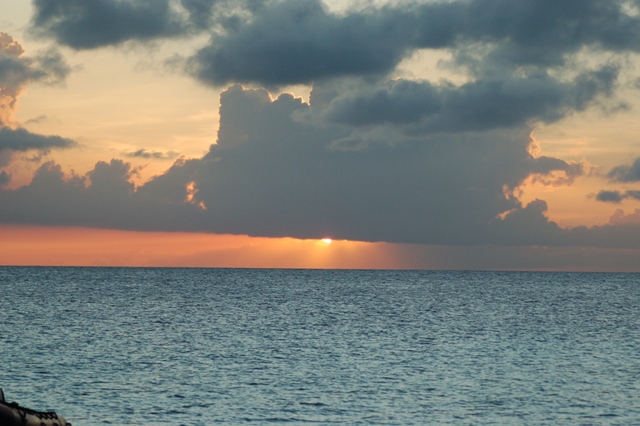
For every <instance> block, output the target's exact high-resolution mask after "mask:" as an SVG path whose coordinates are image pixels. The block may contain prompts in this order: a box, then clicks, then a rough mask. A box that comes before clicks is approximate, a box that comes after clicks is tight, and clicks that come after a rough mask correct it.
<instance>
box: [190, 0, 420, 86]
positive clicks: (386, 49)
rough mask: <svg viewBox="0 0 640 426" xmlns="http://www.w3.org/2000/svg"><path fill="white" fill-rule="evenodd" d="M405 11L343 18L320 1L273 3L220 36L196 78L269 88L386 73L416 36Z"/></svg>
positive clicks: (196, 64)
mask: <svg viewBox="0 0 640 426" xmlns="http://www.w3.org/2000/svg"><path fill="white" fill-rule="evenodd" d="M405 15H406V14H405V13H404V12H403V11H399V12H396V11H394V10H392V9H384V10H373V11H370V12H368V13H364V14H358V13H356V14H349V15H347V16H337V15H335V14H331V13H329V12H328V11H327V10H326V8H325V7H324V6H323V5H322V3H321V2H320V1H316V0H309V1H273V2H269V3H267V5H266V6H265V7H263V8H259V9H258V11H257V12H256V15H255V17H254V19H253V21H251V23H249V24H244V25H239V26H238V28H236V29H230V30H229V31H228V32H227V33H226V34H224V35H221V36H214V37H213V38H212V42H211V44H210V45H209V46H207V47H205V48H204V49H202V50H200V51H199V52H198V53H197V54H196V55H195V56H194V57H193V58H192V60H191V64H190V66H191V68H192V72H193V73H194V75H196V76H197V77H198V78H199V79H200V80H202V81H205V82H210V83H212V84H224V83H227V82H230V81H240V82H258V83H262V84H267V85H274V84H275V85H279V84H291V83H307V82H310V81H312V80H314V79H316V78H327V77H336V76H345V75H360V74H370V73H386V72H388V71H390V70H392V69H393V68H394V67H395V65H396V64H397V63H398V62H399V61H400V60H401V59H402V58H403V57H404V56H405V54H406V53H407V52H408V48H409V46H408V45H407V43H406V40H407V39H408V38H410V34H411V33H412V32H413V31H412V29H411V28H407V27H405V25H403V21H402V19H400V18H402V17H404V16H405Z"/></svg>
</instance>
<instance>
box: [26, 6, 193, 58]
mask: <svg viewBox="0 0 640 426" xmlns="http://www.w3.org/2000/svg"><path fill="white" fill-rule="evenodd" d="M171 3H172V2H171V1H169V0H136V1H133V0H92V1H85V0H34V1H33V7H34V14H33V17H32V22H31V29H32V32H33V33H35V34H36V35H38V36H40V37H51V38H53V39H55V40H56V41H57V42H58V43H60V44H64V45H67V46H70V47H72V48H74V49H92V48H97V47H103V46H108V45H117V44H120V43H123V42H125V41H128V40H142V41H146V40H151V39H155V38H159V37H170V36H176V35H180V34H184V32H185V28H184V25H185V23H184V22H183V20H182V19H181V17H180V15H179V14H178V13H177V12H176V11H175V10H174V8H173V7H172V4H171Z"/></svg>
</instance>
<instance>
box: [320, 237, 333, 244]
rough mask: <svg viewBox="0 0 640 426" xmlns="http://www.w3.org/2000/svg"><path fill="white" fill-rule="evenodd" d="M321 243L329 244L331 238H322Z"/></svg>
mask: <svg viewBox="0 0 640 426" xmlns="http://www.w3.org/2000/svg"><path fill="white" fill-rule="evenodd" d="M322 242H323V243H325V244H331V238H323V239H322Z"/></svg>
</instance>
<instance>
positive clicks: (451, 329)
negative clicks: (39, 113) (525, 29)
mask: <svg viewBox="0 0 640 426" xmlns="http://www.w3.org/2000/svg"><path fill="white" fill-rule="evenodd" d="M0 291H1V292H2V297H0V361H1V365H0V387H2V388H4V390H5V393H6V394H7V399H9V400H15V401H17V402H19V403H21V404H23V405H26V406H28V407H30V408H35V409H41V410H44V409H53V410H56V411H57V412H59V413H61V414H63V415H64V416H65V417H67V418H68V419H69V420H70V421H71V422H72V423H73V424H74V426H83V425H99V424H111V425H209V424H213V423H227V424H237V423H247V422H253V423H257V424H260V423H268V422H270V423H285V422H290V423H299V424H307V423H314V422H315V423H320V424H329V423H334V424H358V423H359V424H437V425H444V424H455V425H460V424H527V425H529V424H531V425H535V424H550V425H556V424H585V425H587V424H620V425H628V424H640V385H639V384H640V275H638V274H580V273H518V272H427V271H319V270H250V269H247V270H242V269H235V270H234V269H143V268H141V269H134V268H17V267H15V268H14V267H1V268H0Z"/></svg>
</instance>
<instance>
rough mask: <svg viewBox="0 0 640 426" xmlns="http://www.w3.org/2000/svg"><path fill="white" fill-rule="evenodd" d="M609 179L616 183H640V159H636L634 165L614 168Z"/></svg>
mask: <svg viewBox="0 0 640 426" xmlns="http://www.w3.org/2000/svg"><path fill="white" fill-rule="evenodd" d="M607 177H608V178H609V179H611V180H613V181H616V182H638V181H640V158H636V159H635V160H634V161H633V163H632V164H629V165H622V166H618V167H615V168H613V169H612V170H611V171H610V172H609V173H608V174H607Z"/></svg>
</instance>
